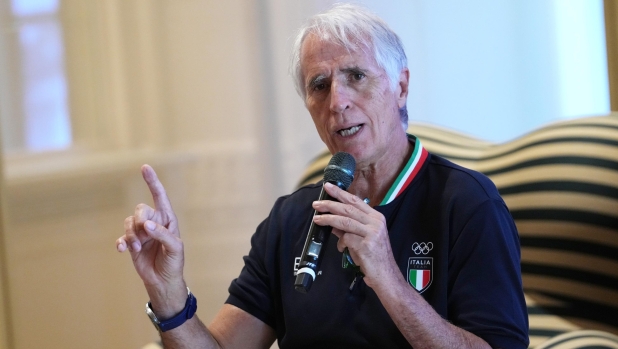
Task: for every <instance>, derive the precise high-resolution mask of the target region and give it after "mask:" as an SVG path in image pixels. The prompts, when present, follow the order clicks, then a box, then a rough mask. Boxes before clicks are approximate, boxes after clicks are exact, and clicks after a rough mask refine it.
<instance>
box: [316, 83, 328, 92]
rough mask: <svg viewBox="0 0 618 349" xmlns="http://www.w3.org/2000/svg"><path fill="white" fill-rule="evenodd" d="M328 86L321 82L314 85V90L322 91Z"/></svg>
mask: <svg viewBox="0 0 618 349" xmlns="http://www.w3.org/2000/svg"><path fill="white" fill-rule="evenodd" d="M325 88H326V84H325V83H319V84H316V85H314V86H313V90H314V91H322V90H324V89H325Z"/></svg>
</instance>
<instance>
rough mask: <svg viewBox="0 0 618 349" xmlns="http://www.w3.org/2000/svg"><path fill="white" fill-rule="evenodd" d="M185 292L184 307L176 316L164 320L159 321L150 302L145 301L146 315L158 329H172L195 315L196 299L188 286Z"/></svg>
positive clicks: (161, 330)
mask: <svg viewBox="0 0 618 349" xmlns="http://www.w3.org/2000/svg"><path fill="white" fill-rule="evenodd" d="M187 292H188V296H187V302H186V303H185V307H184V309H182V311H181V312H180V313H178V314H177V315H176V316H174V317H172V318H171V319H167V320H165V321H159V319H158V318H157V316H156V315H155V313H154V312H153V311H152V307H151V305H150V302H148V303H146V314H148V317H149V318H150V320H151V321H152V323H153V325H154V326H155V327H156V329H157V330H158V331H160V332H166V331H169V330H173V329H175V328H176V327H178V326H180V325H182V324H184V323H185V322H186V321H187V320H189V319H190V318H192V317H193V315H195V311H196V310H197V299H196V298H195V296H193V293H191V291H190V290H189V288H188V287H187Z"/></svg>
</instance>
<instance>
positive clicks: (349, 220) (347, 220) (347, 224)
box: [341, 217, 354, 229]
mask: <svg viewBox="0 0 618 349" xmlns="http://www.w3.org/2000/svg"><path fill="white" fill-rule="evenodd" d="M341 224H342V225H343V227H344V228H346V229H348V228H350V227H352V225H353V224H354V223H353V221H352V218H350V217H345V218H343V220H342V221H341Z"/></svg>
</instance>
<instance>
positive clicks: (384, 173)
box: [348, 134, 414, 206]
mask: <svg viewBox="0 0 618 349" xmlns="http://www.w3.org/2000/svg"><path fill="white" fill-rule="evenodd" d="M413 149H414V147H413V145H412V144H411V143H410V142H409V140H408V137H407V135H405V134H404V137H403V139H402V140H398V141H397V142H396V144H394V146H393V147H391V148H389V151H388V153H387V154H384V155H383V156H382V157H381V158H380V159H378V161H375V162H373V163H368V164H359V166H357V169H356V171H355V172H354V182H353V183H352V185H350V188H349V189H348V191H349V192H350V193H353V194H354V195H356V196H358V197H360V198H361V199H364V198H368V199H369V200H370V205H371V206H377V205H379V204H380V202H382V200H383V199H384V197H385V196H386V193H387V192H388V190H389V189H390V188H391V186H392V185H393V183H394V182H395V180H396V179H397V176H398V175H399V173H400V172H401V171H402V170H403V168H404V167H405V165H406V163H407V162H408V159H410V156H411V155H412V151H413Z"/></svg>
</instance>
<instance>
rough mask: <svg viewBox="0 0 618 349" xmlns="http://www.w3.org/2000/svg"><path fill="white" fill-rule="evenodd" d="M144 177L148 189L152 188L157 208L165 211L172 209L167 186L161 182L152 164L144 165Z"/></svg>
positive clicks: (151, 191)
mask: <svg viewBox="0 0 618 349" xmlns="http://www.w3.org/2000/svg"><path fill="white" fill-rule="evenodd" d="M142 177H144V181H146V184H148V189H150V193H151V194H152V200H153V201H154V206H155V210H158V211H164V212H170V211H172V204H171V203H170V200H169V199H168V197H167V193H166V192H165V188H164V187H163V184H161V181H159V177H157V173H156V172H155V170H154V169H153V168H152V167H150V165H144V166H142Z"/></svg>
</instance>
